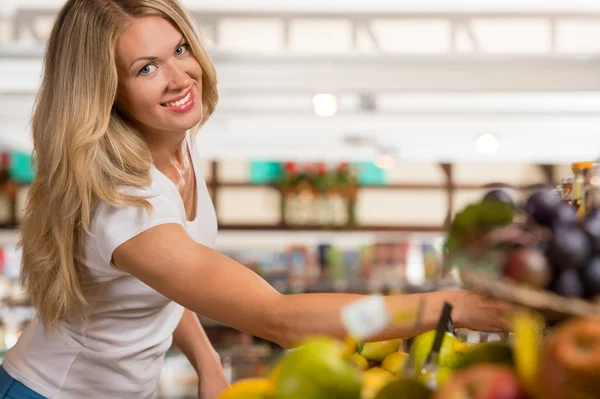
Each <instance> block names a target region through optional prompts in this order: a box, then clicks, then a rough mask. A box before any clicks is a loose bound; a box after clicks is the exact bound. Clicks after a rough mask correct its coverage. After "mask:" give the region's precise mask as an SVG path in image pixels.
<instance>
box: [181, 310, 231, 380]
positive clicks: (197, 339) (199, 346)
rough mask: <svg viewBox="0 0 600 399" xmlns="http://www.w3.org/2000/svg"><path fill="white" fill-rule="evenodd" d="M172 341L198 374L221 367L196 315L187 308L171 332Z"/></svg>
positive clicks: (217, 356)
mask: <svg viewBox="0 0 600 399" xmlns="http://www.w3.org/2000/svg"><path fill="white" fill-rule="evenodd" d="M173 343H174V344H175V346H177V347H178V348H179V349H180V350H181V352H183V354H184V355H185V357H187V358H188V360H189V361H190V363H191V365H192V366H193V367H194V369H195V370H196V373H198V375H200V373H201V372H203V371H206V370H210V369H215V368H217V369H221V360H220V358H219V355H218V353H217V352H216V351H215V349H214V348H213V346H212V344H211V343H210V341H209V340H208V337H207V336H206V332H205V331H204V329H203V328H202V325H201V324H200V321H199V320H198V317H197V316H196V315H195V314H194V312H192V311H190V310H189V309H185V311H184V312H183V316H182V317H181V320H180V321H179V324H178V325H177V328H176V329H175V332H173Z"/></svg>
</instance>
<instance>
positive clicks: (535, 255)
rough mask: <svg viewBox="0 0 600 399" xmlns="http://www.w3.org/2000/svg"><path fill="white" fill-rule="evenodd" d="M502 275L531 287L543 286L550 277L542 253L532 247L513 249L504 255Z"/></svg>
mask: <svg viewBox="0 0 600 399" xmlns="http://www.w3.org/2000/svg"><path fill="white" fill-rule="evenodd" d="M504 275H505V276H506V277H508V278H509V279H511V280H514V281H516V282H518V283H521V284H523V285H528V286H530V287H532V288H543V287H545V286H546V285H548V283H549V282H550V279H551V277H552V275H551V271H550V266H549V264H548V261H547V260H546V257H545V256H544V254H542V253H541V252H540V251H538V250H537V249H534V248H517V249H513V250H512V251H510V252H509V253H508V254H507V255H506V263H505V266H504Z"/></svg>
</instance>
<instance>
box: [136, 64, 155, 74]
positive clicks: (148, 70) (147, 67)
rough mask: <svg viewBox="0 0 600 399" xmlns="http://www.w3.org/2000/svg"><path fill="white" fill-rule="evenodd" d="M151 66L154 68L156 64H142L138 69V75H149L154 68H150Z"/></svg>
mask: <svg viewBox="0 0 600 399" xmlns="http://www.w3.org/2000/svg"><path fill="white" fill-rule="evenodd" d="M152 68H156V65H153V64H148V65H144V66H143V67H142V69H140V71H139V72H138V76H140V75H150V74H151V73H152V72H154V70H155V69H152Z"/></svg>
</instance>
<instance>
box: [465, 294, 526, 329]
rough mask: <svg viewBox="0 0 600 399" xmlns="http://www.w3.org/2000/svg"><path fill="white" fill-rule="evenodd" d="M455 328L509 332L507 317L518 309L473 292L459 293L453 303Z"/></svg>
mask: <svg viewBox="0 0 600 399" xmlns="http://www.w3.org/2000/svg"><path fill="white" fill-rule="evenodd" d="M454 306H455V312H456V313H454V312H453V314H456V319H455V323H456V324H457V327H461V328H468V329H469V330H473V331H481V332H507V331H509V325H508V322H509V321H508V316H510V314H511V313H512V312H514V311H516V310H518V307H517V306H515V305H511V304H509V303H506V302H503V301H499V300H496V299H492V298H489V297H485V296H482V295H479V294H476V293H474V292H469V291H460V296H459V297H457V298H456V299H455V301H454Z"/></svg>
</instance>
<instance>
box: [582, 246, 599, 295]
mask: <svg viewBox="0 0 600 399" xmlns="http://www.w3.org/2000/svg"><path fill="white" fill-rule="evenodd" d="M581 280H582V281H583V285H584V287H585V295H586V297H588V298H590V299H592V298H595V297H596V296H598V295H600V256H595V257H593V258H592V259H590V261H589V262H588V263H587V265H585V268H584V269H583V270H582V271H581Z"/></svg>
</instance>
